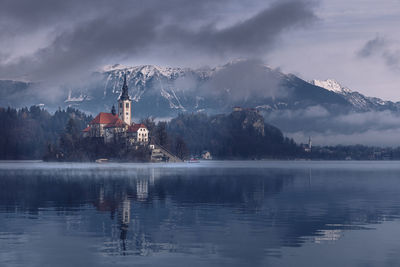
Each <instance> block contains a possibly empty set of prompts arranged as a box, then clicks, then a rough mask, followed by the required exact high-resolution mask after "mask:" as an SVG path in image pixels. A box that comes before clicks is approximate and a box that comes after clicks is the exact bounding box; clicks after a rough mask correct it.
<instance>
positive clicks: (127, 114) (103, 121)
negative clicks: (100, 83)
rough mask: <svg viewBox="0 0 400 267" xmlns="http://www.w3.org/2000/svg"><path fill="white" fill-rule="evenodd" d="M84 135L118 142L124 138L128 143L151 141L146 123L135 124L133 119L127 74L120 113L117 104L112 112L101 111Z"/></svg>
mask: <svg viewBox="0 0 400 267" xmlns="http://www.w3.org/2000/svg"><path fill="white" fill-rule="evenodd" d="M83 136H84V137H93V138H103V139H104V143H116V142H121V141H122V140H124V141H126V143H127V145H140V144H141V145H144V144H148V143H149V130H148V129H147V127H146V125H144V124H135V123H134V122H133V119H132V100H131V98H130V97H129V94H128V85H127V84H126V74H125V76H124V85H123V86H122V93H121V95H120V97H119V99H118V114H117V113H116V110H115V106H113V107H112V110H111V113H106V112H100V113H99V114H98V115H97V116H96V117H95V118H94V119H93V120H92V121H91V122H90V123H89V125H88V127H87V128H86V129H84V130H83Z"/></svg>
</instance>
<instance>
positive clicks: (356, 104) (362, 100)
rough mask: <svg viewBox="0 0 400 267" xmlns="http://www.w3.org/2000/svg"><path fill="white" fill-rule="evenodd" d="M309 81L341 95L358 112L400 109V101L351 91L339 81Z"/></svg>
mask: <svg viewBox="0 0 400 267" xmlns="http://www.w3.org/2000/svg"><path fill="white" fill-rule="evenodd" d="M310 83H311V84H313V85H315V86H319V87H321V88H324V89H326V90H328V91H331V92H334V93H336V94H339V95H342V96H343V97H344V98H345V99H346V100H347V101H348V102H349V103H351V105H352V106H353V109H354V110H355V111H358V112H366V111H382V110H391V111H399V109H400V102H396V103H395V102H392V101H385V100H382V99H380V98H377V97H367V96H364V95H363V94H361V93H359V92H356V91H352V90H350V89H349V88H347V87H344V86H342V85H341V84H340V83H338V82H337V81H335V80H332V79H328V80H325V81H320V80H312V81H310Z"/></svg>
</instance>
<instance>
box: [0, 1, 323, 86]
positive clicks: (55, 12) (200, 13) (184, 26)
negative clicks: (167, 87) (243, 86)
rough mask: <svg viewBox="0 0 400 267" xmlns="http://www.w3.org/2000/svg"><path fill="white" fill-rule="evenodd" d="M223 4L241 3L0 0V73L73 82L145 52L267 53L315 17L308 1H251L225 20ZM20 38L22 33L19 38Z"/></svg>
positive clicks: (224, 55)
mask: <svg viewBox="0 0 400 267" xmlns="http://www.w3.org/2000/svg"><path fill="white" fill-rule="evenodd" d="M230 5H231V6H236V7H241V6H243V3H241V2H240V1H228V0H221V1H211V0H206V1H194V0H193V1H184V0H171V1H168V2H167V1H162V0H149V1H136V0H133V1H128V0H123V1H118V3H116V2H114V1H106V0H99V1H94V0H86V1H77V0H71V1H61V2H60V1H49V0H42V1H39V2H37V1H36V2H35V3H33V2H32V1H29V0H22V1H11V0H2V4H1V6H2V9H1V11H0V17H1V19H0V39H1V40H8V41H7V42H8V43H7V48H5V46H4V47H1V46H0V48H4V49H3V50H4V51H6V54H2V55H1V57H0V73H2V77H0V78H13V79H16V78H21V77H24V78H25V79H28V80H33V81H44V80H51V79H54V80H59V79H61V80H73V79H75V77H79V76H82V75H83V74H84V73H89V72H90V71H92V70H93V69H94V68H96V67H98V66H99V65H101V64H108V63H115V62H120V61H127V60H128V61H129V60H130V61H134V60H135V59H136V58H139V57H143V55H146V54H149V55H151V54H152V53H158V54H161V53H162V54H165V55H166V57H167V58H170V59H171V60H173V58H174V55H176V54H179V55H180V56H181V57H186V58H190V57H191V55H195V56H196V57H197V58H200V57H215V56H217V57H221V58H227V57H238V56H249V57H257V56H259V55H260V54H262V53H267V52H268V51H270V49H271V48H272V47H273V45H274V44H275V43H276V41H277V40H278V38H279V36H280V35H281V34H282V33H284V32H285V31H288V30H290V29H294V28H297V27H303V26H305V25H307V24H309V23H311V22H312V21H314V20H315V19H316V16H315V14H314V12H313V6H312V5H311V4H309V3H308V2H305V1H296V0H292V1H279V2H275V3H272V4H270V5H266V4H264V5H263V6H258V8H260V9H259V10H260V11H259V12H253V13H251V14H250V15H249V16H248V17H240V18H239V19H236V20H233V22H231V23H228V22H229V21H232V17H229V16H232V14H225V13H224V10H225V9H226V7H227V6H230ZM228 13H229V12H228ZM221 14H222V15H221ZM226 17H229V18H226ZM26 36H28V37H29V36H30V38H28V37H27V38H25V39H26V40H25V42H24V43H22V44H21V39H24V38H22V37H26ZM43 36H46V37H43ZM10 47H11V48H10ZM28 47H29V49H28ZM34 48H35V49H34ZM27 50H29V51H31V50H33V51H32V52H31V53H28V54H26V51H27ZM3 53H4V52H3ZM6 59H7V60H6ZM10 59H12V60H10ZM195 60H196V58H190V59H188V61H195Z"/></svg>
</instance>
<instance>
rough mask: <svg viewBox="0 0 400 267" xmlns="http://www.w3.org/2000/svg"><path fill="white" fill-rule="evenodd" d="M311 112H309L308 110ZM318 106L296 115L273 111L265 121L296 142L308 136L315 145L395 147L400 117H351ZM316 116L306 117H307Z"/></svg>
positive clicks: (373, 114) (374, 114)
mask: <svg viewBox="0 0 400 267" xmlns="http://www.w3.org/2000/svg"><path fill="white" fill-rule="evenodd" d="M311 109H312V110H314V112H308V111H310V110H311ZM318 109H319V106H315V107H314V108H307V109H305V110H295V111H286V112H282V111H275V112H272V113H271V114H270V115H268V116H267V117H266V118H267V121H268V122H270V123H272V124H273V125H276V126H278V127H279V128H281V129H282V130H283V131H284V133H285V134H286V135H287V136H289V137H291V138H293V139H294V140H295V141H297V142H300V143H301V142H303V143H304V142H306V140H307V139H308V137H309V136H311V137H312V138H313V142H314V143H315V144H317V145H338V144H345V145H355V144H363V145H374V146H398V145H399V136H400V115H399V114H396V113H393V112H391V111H370V112H362V113H350V114H333V113H327V112H325V111H324V110H323V109H322V111H320V112H319V111H317V110H318ZM313 113H317V114H314V115H315V116H314V117H313V116H308V115H307V114H309V115H310V114H313Z"/></svg>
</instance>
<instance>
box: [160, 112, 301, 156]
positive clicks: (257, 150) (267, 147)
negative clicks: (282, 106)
mask: <svg viewBox="0 0 400 267" xmlns="http://www.w3.org/2000/svg"><path fill="white" fill-rule="evenodd" d="M167 130H168V134H169V135H170V136H171V137H178V136H179V137H182V138H183V140H184V141H185V143H186V144H187V146H188V149H189V151H190V152H191V153H192V154H197V155H200V154H201V153H202V152H203V151H209V152H211V154H212V155H213V156H214V157H215V158H220V159H253V158H257V159H261V158H281V159H282V158H296V157H302V156H304V151H303V149H302V148H301V147H300V146H298V145H297V144H295V143H294V142H293V140H290V139H288V138H285V137H284V136H283V134H282V132H281V131H280V130H279V129H278V128H276V127H274V126H272V125H270V124H267V123H265V121H264V118H263V116H261V115H260V114H258V112H257V111H254V110H246V109H244V110H241V111H234V112H232V113H230V114H228V115H214V116H207V115H205V114H181V115H179V116H178V117H177V118H174V119H172V120H171V121H170V123H168V128H167Z"/></svg>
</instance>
